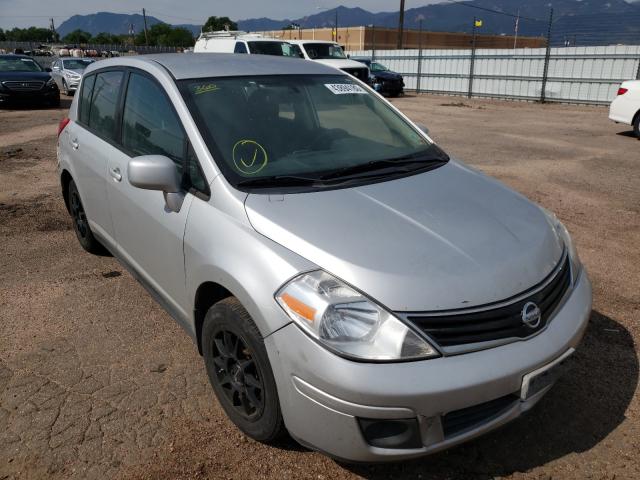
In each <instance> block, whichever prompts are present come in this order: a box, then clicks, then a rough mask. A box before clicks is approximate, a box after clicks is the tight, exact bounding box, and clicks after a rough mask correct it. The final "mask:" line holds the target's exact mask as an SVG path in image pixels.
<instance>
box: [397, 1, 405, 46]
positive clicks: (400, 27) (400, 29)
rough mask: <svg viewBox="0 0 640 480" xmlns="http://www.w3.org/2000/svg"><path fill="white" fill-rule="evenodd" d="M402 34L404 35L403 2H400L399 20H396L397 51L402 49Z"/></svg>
mask: <svg viewBox="0 0 640 480" xmlns="http://www.w3.org/2000/svg"><path fill="white" fill-rule="evenodd" d="M403 33H404V0H400V18H399V19H398V50H400V49H401V48H402V35H403Z"/></svg>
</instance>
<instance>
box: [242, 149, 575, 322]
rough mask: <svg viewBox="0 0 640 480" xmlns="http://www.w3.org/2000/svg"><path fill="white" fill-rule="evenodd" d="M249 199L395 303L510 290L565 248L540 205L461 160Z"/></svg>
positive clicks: (259, 216)
mask: <svg viewBox="0 0 640 480" xmlns="http://www.w3.org/2000/svg"><path fill="white" fill-rule="evenodd" d="M245 208H246V211H247V215H248V217H249V221H250V222H251V224H252V225H253V227H254V228H255V229H256V230H257V231H258V232H259V233H261V234H262V235H265V236H266V237H268V238H270V239H272V240H273V241H275V242H277V243H279V244H281V245H283V246H284V247H286V248H288V249H290V250H292V251H294V252H295V253H297V254H299V255H301V256H303V257H305V258H306V259H308V260H310V261H311V262H313V263H315V264H316V265H318V266H319V267H320V268H323V269H324V270H326V271H328V272H330V273H332V274H334V275H335V276H337V277H339V278H341V279H343V280H344V281H346V282H348V283H349V284H351V285H353V286H354V287H356V288H357V289H359V290H361V291H363V292H365V293H366V294H367V295H369V296H371V297H372V298H373V299H375V300H376V301H378V302H380V303H381V304H383V305H385V306H386V307H387V308H389V309H390V310H394V311H429V310H449V309H456V308H466V307H472V306H477V305H483V304H487V303H491V302H496V301H500V300H504V299H507V298H509V297H511V296H513V295H516V294H518V293H521V292H523V291H525V290H527V289H528V288H530V287H532V286H533V285H535V284H537V283H539V282H540V281H542V280H543V279H544V278H545V277H546V276H547V275H548V274H549V273H550V272H551V271H552V270H553V268H554V267H555V266H556V265H557V263H558V261H559V260H560V257H561V255H562V251H563V245H562V241H561V240H560V239H559V238H558V236H557V234H556V233H555V230H554V229H553V227H552V226H551V224H550V222H549V220H548V219H547V217H546V215H545V214H544V213H543V211H542V210H541V209H540V208H539V207H537V206H536V205H535V204H533V203H531V202H530V201H529V200H527V199H526V198H525V197H523V196H522V195H520V194H518V193H515V192H513V191H512V190H510V189H508V188H507V187H505V186H504V185H502V184H501V183H499V182H498V181H496V180H493V179H491V178H489V177H487V176H485V175H483V174H481V173H479V172H476V171H474V170H471V169H470V168H468V167H466V166H464V165H462V164H460V163H457V162H454V161H450V162H449V163H448V164H446V165H444V166H442V167H440V168H437V169H435V170H432V171H429V172H426V173H422V174H418V175H413V176H409V177H405V178H401V179H396V180H392V181H387V182H382V183H376V184H372V185H366V186H361V187H355V188H346V189H338V190H330V191H319V192H314V193H304V194H288V195H276V196H274V195H262V194H250V195H248V197H247V199H246V202H245Z"/></svg>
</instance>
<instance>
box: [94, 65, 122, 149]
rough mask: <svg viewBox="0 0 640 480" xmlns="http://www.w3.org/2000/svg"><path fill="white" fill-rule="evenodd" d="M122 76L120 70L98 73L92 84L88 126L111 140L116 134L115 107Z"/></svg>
mask: <svg viewBox="0 0 640 480" xmlns="http://www.w3.org/2000/svg"><path fill="white" fill-rule="evenodd" d="M122 77H123V73H122V72H104V73H98V74H97V75H96V80H95V82H94V85H93V95H92V100H91V110H90V112H89V128H91V129H92V130H93V131H95V132H96V133H97V134H99V135H101V136H102V137H104V138H107V139H111V140H114V139H115V134H116V107H117V104H118V96H119V95H120V86H121V85H122Z"/></svg>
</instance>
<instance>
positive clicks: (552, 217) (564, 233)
mask: <svg viewBox="0 0 640 480" xmlns="http://www.w3.org/2000/svg"><path fill="white" fill-rule="evenodd" d="M540 208H542V211H543V212H544V213H545V214H546V215H547V218H548V219H549V221H550V222H551V225H552V226H553V228H554V230H555V231H556V233H557V234H558V236H559V237H560V238H561V239H562V241H563V242H564V246H565V247H566V249H567V251H568V253H569V260H570V261H571V277H572V283H574V284H575V283H576V281H577V280H578V275H579V274H580V270H581V269H582V262H580V257H579V256H578V250H576V247H575V245H574V244H573V240H571V235H569V231H568V230H567V227H565V226H564V225H563V224H562V222H561V221H560V220H559V219H558V217H556V214H555V213H553V212H550V211H549V210H547V209H546V208H543V207H540Z"/></svg>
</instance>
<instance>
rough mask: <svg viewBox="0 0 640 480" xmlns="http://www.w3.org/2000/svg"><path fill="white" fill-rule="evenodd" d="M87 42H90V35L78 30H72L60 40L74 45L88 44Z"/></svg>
mask: <svg viewBox="0 0 640 480" xmlns="http://www.w3.org/2000/svg"><path fill="white" fill-rule="evenodd" d="M89 40H91V34H90V33H89V32H85V31H83V30H80V29H77V30H74V31H73V32H70V33H68V34H66V35H65V36H64V37H63V38H62V41H63V42H65V43H74V44H80V43H89Z"/></svg>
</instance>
